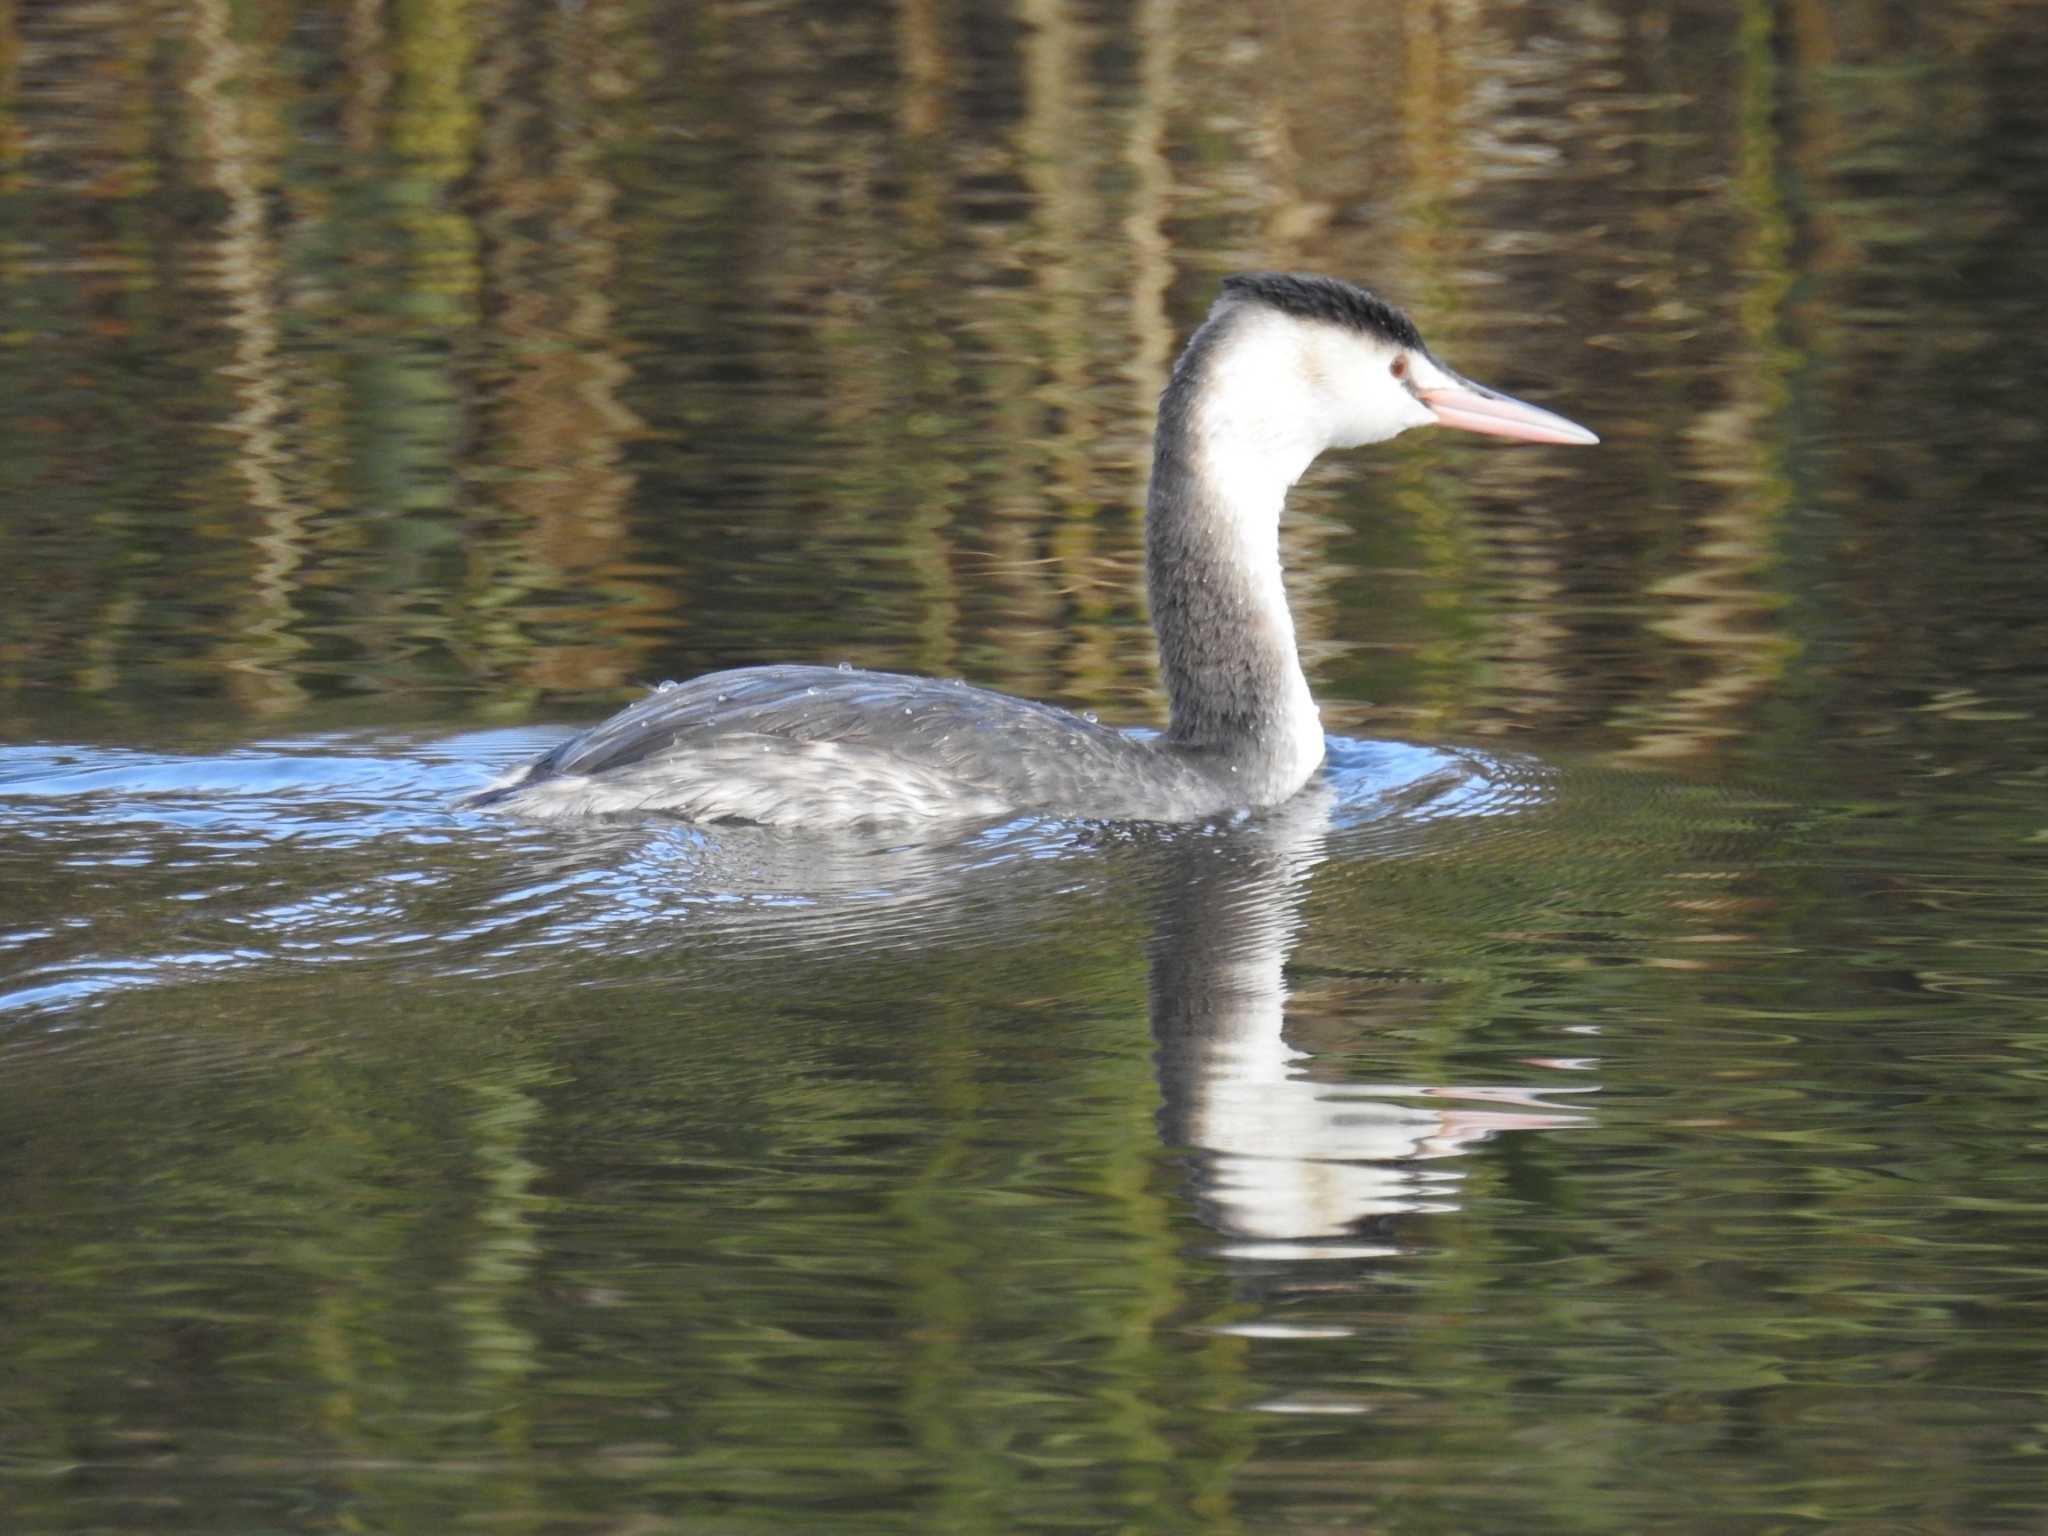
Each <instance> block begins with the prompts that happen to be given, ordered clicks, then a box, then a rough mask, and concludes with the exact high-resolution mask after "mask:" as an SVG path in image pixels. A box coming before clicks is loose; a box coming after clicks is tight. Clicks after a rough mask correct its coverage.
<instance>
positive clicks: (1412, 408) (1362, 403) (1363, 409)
mask: <svg viewBox="0 0 2048 1536" xmlns="http://www.w3.org/2000/svg"><path fill="white" fill-rule="evenodd" d="M1435 420H1436V413H1435V412H1433V411H1432V410H1430V408H1429V407H1428V406H1426V405H1424V404H1423V403H1422V402H1421V401H1420V400H1418V399H1416V398H1415V397H1414V396H1413V395H1411V394H1409V393H1408V391H1407V390H1406V389H1404V388H1403V387H1402V386H1401V385H1400V384H1399V383H1397V382H1395V380H1394V379H1393V378H1392V377H1391V376H1389V378H1388V380H1387V387H1386V388H1385V389H1379V390H1374V391H1373V392H1372V395H1371V397H1370V398H1367V399H1361V400H1357V401H1354V402H1353V403H1352V406H1351V409H1350V410H1348V411H1347V412H1346V413H1345V415H1344V417H1343V419H1342V420H1341V421H1339V422H1337V423H1336V424H1335V426H1334V429H1333V430H1332V432H1331V435H1330V446H1331V447H1333V448H1356V447H1359V446H1360V445H1361V444H1364V443H1379V442H1384V441H1386V439H1388V438H1390V437H1393V436H1395V435H1396V434H1397V433H1401V432H1406V431H1407V430H1408V429H1409V428H1410V427H1426V426H1428V425H1430V424H1431V423H1432V422H1434V421H1435Z"/></svg>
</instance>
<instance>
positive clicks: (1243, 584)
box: [1145, 314, 1323, 804]
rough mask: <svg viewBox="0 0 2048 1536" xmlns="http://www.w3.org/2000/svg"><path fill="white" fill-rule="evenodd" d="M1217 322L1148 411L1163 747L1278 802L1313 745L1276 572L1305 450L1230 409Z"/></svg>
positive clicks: (1237, 406)
mask: <svg viewBox="0 0 2048 1536" xmlns="http://www.w3.org/2000/svg"><path fill="white" fill-rule="evenodd" d="M1231 318H1232V317H1230V316H1229V315H1228V314H1224V315H1219V316H1216V317H1213V318H1212V319H1211V320H1210V322H1209V323H1208V324H1207V325H1205V326H1204V327H1203V328H1202V330H1201V331H1200V332H1198V333H1197V335H1196V337H1195V339H1194V341H1193V342H1191V343H1190V344H1189V347H1188V350H1187V352H1186V354H1185V355H1184V356H1183V357H1182V358H1181V360H1180V363H1179V365H1178V366H1177V367H1176V368H1175V369H1174V373H1173V378H1172V381H1171V382H1170V383H1169V384H1168V385H1167V388H1166V392H1165V394H1164V395H1163V396H1162V397H1161V400H1160V404H1159V424H1158V428H1157V431H1156V434H1155V438H1154V448H1153V460H1152V485H1151V490H1150V493H1149V496H1148V498H1147V503H1146V509H1145V575H1146V586H1147V589H1148V593H1149V596H1150V599H1151V605H1152V625H1153V629H1154V631H1155V632H1156V633H1157V635H1158V639H1159V667H1160V672H1161V674H1162V676H1163V679H1164V681H1165V684H1166V696H1167V700H1168V702H1169V705H1170V706H1171V720H1170V724H1169V725H1168V727H1167V733H1166V739H1167V742H1168V744H1169V746H1171V747H1173V748H1175V749H1177V750H1180V751H1183V752H1188V753H1192V754H1199V755H1200V756H1201V757H1202V758H1204V759H1206V760H1207V761H1208V762H1209V763H1210V764H1211V765H1212V766H1213V767H1214V768H1215V769H1216V771H1218V772H1220V773H1223V774H1228V775H1231V776H1232V777H1233V778H1234V780H1235V782H1237V783H1238V784H1240V785H1241V786H1242V789H1243V792H1244V798H1245V799H1246V801H1247V802H1248V803H1252V804H1266V803H1271V802H1273V801H1277V800H1281V799H1285V798H1286V797H1287V796H1288V795H1291V794H1292V793H1293V792H1294V791H1295V790H1297V789H1299V788H1300V787H1301V785H1302V784H1303V783H1304V782H1305V781H1306V780H1307V779H1308V777H1309V775H1310V774H1312V773H1313V772H1314V771H1315V768H1316V765H1317V764H1318V763H1320V762H1321V761H1322V755H1323V737H1322V725H1321V721H1320V719H1319V718H1318V716H1317V714H1316V709H1315V703H1314V701H1313V700H1312V699H1311V698H1310V697H1309V691H1308V680H1307V679H1306V678H1305V677H1303V675H1302V671H1301V659H1300V655H1299V653H1298V651H1297V649H1296V646H1295V639H1294V621H1293V619H1292V617H1291V616H1290V614H1289V613H1288V609H1287V597H1286V590H1285V587H1284V585H1283V582H1282V578H1281V571H1280V527H1279V521H1280V511H1281V507H1282V504H1283V503H1284V501H1285V499H1286V495H1287V488H1288V486H1289V485H1291V484H1292V483H1293V481H1294V479H1295V477H1296V476H1298V475H1299V474H1300V473H1301V471H1302V469H1304V468H1306V466H1307V463H1308V461H1309V459H1310V458H1312V457H1313V452H1312V451H1307V452H1304V451H1303V450H1302V449H1300V447H1299V446H1298V445H1283V446H1282V447H1281V448H1280V449H1279V450H1277V451H1276V450H1275V448H1274V447H1273V446H1272V439H1271V437H1270V435H1269V434H1268V433H1266V432H1265V431H1263V430H1262V428H1263V425H1264V424H1263V422H1262V421H1261V419H1260V418H1261V416H1262V415H1263V413H1264V411H1265V410H1266V409H1269V408H1270V407H1269V405H1266V404H1264V403H1262V402H1259V401H1256V400H1249V399H1246V398H1244V397H1243V396H1239V397H1238V398H1232V387H1231V385H1230V383H1229V380H1230V379H1231V370H1230V368H1229V367H1228V366H1227V365H1225V364H1224V363H1223V362H1222V359H1221V356H1220V354H1222V353H1223V352H1225V351H1226V350H1229V348H1230V345H1231V334H1230V322H1231Z"/></svg>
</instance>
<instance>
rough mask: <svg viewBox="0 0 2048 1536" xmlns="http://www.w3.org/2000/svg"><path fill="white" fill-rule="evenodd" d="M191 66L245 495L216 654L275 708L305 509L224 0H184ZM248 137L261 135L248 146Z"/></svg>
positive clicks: (259, 129)
mask: <svg viewBox="0 0 2048 1536" xmlns="http://www.w3.org/2000/svg"><path fill="white" fill-rule="evenodd" d="M190 14H191V21H192V27H191V34H190V35H191V38H192V44H193V56H194V64H195V66H196V67H195V68H194V70H193V72H192V74H191V76H190V77H189V79H188V80H187V81H186V89H187V90H188V91H189V92H190V93H191V97H192V111H193V120H194V123H195V125H196V127H197V130H198V131H197V133H196V135H195V144H194V157H195V160H196V162H197V163H196V165H195V170H196V171H197V173H198V174H199V176H200V177H201V178H202V179H203V180H204V181H206V182H208V183H210V184H211V185H212V186H213V187H214V188H215V189H216V190H217V191H218V192H219V193H220V194H221V197H222V199H223V201H224V203H225V205H226V212H225V215H224V217H223V218H222V219H221V221H220V224H219V227H218V230H217V232H216V235H215V239H214V244H213V250H212V251H211V252H210V253H208V254H207V255H206V256H202V258H201V260H202V261H203V262H204V263H205V265H206V266H209V267H210V268H211V276H212V281H213V285H214V286H215V287H216V288H217V289H218V290H219V292H220V296H221V298H222V299H223V301H224V312H223V315H222V319H223V321H224V323H225V324H226V326H227V329H228V332H229V334H230V337H231V340H230V359H229V361H227V362H226V363H224V364H222V365H221V367H220V374H221V376H222V377H223V378H224V379H226V380H227V381H228V382H229V385H230V388H231V389H232V390H233V392H234V395H235V397H236V404H235V406H234V408H233V409H232V410H231V411H230V412H229V413H228V414H227V416H226V417H225V419H224V420H223V421H222V422H221V424H220V425H221V427H222V428H223V430H225V431H226V432H227V433H228V434H229V435H230V436H231V437H232V438H233V439H234V442H235V444H236V451H235V455H234V461H233V463H234V471H235V475H236V478H237V479H239V480H240V481H241V483H242V488H243V493H244V495H245V496H246V498H247V500H248V504H249V509H250V510H249V518H250V528H249V533H248V543H249V567H248V575H247V578H246V583H247V584H246V591H245V592H244V594H243V596H242V601H241V603H240V605H239V606H240V609H241V613H240V616H239V617H238V619H237V621H236V622H235V624H234V632H233V635H232V638H231V639H230V641H229V642H228V643H227V644H226V645H225V646H223V647H222V648H221V651H220V657H221V666H222V668H223V670H224V672H225V673H226V675H227V678H228V688H229V691H230V693H231V695H232V696H233V697H234V698H235V699H236V700H237V702H238V703H240V704H241V706H242V707H243V708H244V709H246V710H248V711H249V712H250V713H252V714H276V713H281V712H284V711H287V710H290V709H291V708H293V707H294V706H296V705H298V704H301V703H303V702H304V700H305V696H306V694H305V688H304V687H303V685H302V684H301V683H300V682H299V680H298V679H297V678H296V677H295V676H293V675H292V671H291V668H292V665H293V663H294V661H295V660H296V659H297V658H298V657H299V656H300V655H301V654H302V653H303V652H304V650H305V649H306V642H305V640H304V639H303V638H302V637H301V636H300V635H299V634H298V633H297V628H298V625H299V624H300V622H301V621H302V618H303V615H302V613H301V611H300V607H299V603H298V600H297V599H298V593H299V587H300V582H301V578H300V576H299V571H300V568H301V567H302V566H303V565H304V564H305V563H306V560H307V553H308V551H307V548H306V517H307V514H308V512H309V511H310V510H311V508H310V507H309V506H308V505H307V504H305V503H304V502H302V501H300V500H299V499H298V498H297V496H296V495H295V494H294V488H293V486H292V483H291V481H292V477H291V475H290V471H289V468H288V464H287V459H288V449H287V447H286V445H285V441H284V436H283V432H282V430H281V427H280V423H281V419H282V417H283V416H284V413H285V411H286V408H287V400H288V399H289V398H290V397H291V395H293V394H294V393H295V391H294V390H293V389H292V386H291V383H290V382H289V380H288V379H287V378H286V377H285V362H284V359H283V358H282V357H281V356H280V352H279V343H278V314H277V302H276V297H275V292H274V289H275V286H276V283H277V279H278V259H277V251H276V249H275V247H274V246H273V244H272V242H271V239H270V236H269V226H268V218H267V215H266V211H265V207H264V199H265V194H266V190H267V188H268V187H269V186H270V185H271V184H272V183H273V182H274V180H275V178H276V175H277V167H276V165H275V162H274V152H273V151H272V150H271V149H270V146H274V145H275V143H276V133H275V127H274V124H263V123H258V124H253V125H252V124H251V123H249V122H247V121H246V120H245V114H247V113H251V112H252V111H258V110H260V106H261V104H262V103H264V102H265V101H266V100H268V99H270V98H271V96H272V93H270V92H267V91H265V90H263V89H262V88H261V81H260V80H259V79H258V78H255V77H253V76H252V72H251V71H250V69H249V62H248V60H247V59H246V58H245V56H244V53H243V50H242V48H241V46H240V44H239V43H238V42H237V41H236V40H235V38H234V37H233V36H232V29H231V22H232V15H231V12H230V8H229V6H228V4H227V0H195V3H194V5H193V7H192V10H191V13H190ZM259 142H260V143H261V144H262V145H263V146H265V147H264V148H263V149H259Z"/></svg>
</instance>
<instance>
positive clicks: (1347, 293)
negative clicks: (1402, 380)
mask: <svg viewBox="0 0 2048 1536" xmlns="http://www.w3.org/2000/svg"><path fill="white" fill-rule="evenodd" d="M1223 291H1224V293H1225V294H1227V295H1229V296H1231V297H1233V298H1238V299H1247V300H1250V301H1251V302H1253V303H1256V304H1264V305H1266V306H1267V307H1268V308H1271V309H1277V310H1279V311H1280V313H1281V314H1283V315H1292V316H1294V317H1295V318H1296V319H1298V320H1321V321H1324V322H1326V323H1328V324H1330V325H1343V326H1349V327H1350V328H1351V329H1352V330H1355V331H1365V332H1367V333H1368V334H1371V335H1376V336H1383V337H1385V338H1386V339H1387V340H1388V341H1391V342H1393V343H1394V344H1395V345H1397V346H1403V347H1417V348H1419V347H1421V346H1422V333H1421V332H1420V331H1418V330H1416V329H1415V322H1414V321H1413V320H1410V319H1409V318H1408V317H1407V316H1406V315H1404V314H1402V313H1401V311H1400V310H1398V309H1396V308H1394V306H1393V305H1391V304H1389V303H1388V302H1387V301H1386V300H1385V299H1382V298H1378V297H1376V296H1375V295H1373V294H1370V293H1367V292H1366V291H1365V290H1364V289H1363V288H1360V287H1358V286H1357V285H1356V284H1353V283H1347V282H1345V281H1343V280H1342V279H1341V278H1335V277H1319V276H1317V275H1316V274H1315V273H1313V272H1239V273H1237V274H1236V275H1235V276H1232V277H1226V278H1225V279H1223Z"/></svg>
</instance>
